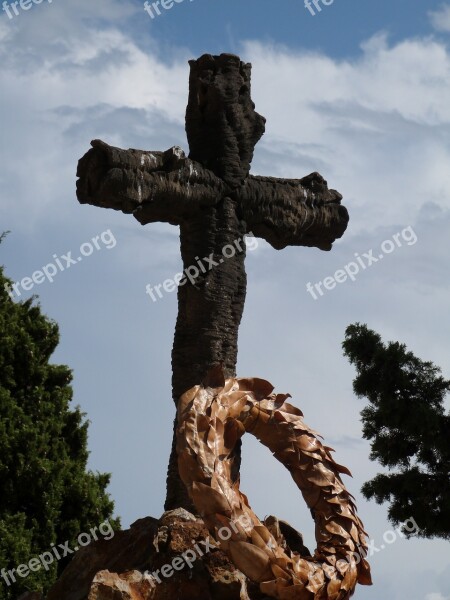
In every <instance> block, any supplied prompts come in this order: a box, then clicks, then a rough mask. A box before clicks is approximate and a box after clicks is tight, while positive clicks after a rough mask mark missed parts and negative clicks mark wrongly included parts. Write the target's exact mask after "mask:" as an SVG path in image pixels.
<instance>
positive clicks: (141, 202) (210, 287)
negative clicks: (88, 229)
mask: <svg viewBox="0 0 450 600" xmlns="http://www.w3.org/2000/svg"><path fill="white" fill-rule="evenodd" d="M189 64H190V68H191V70H190V79H189V100H188V105H187V110H186V134H187V138H188V142H189V150H190V152H189V156H188V157H186V156H185V154H184V152H183V151H182V150H181V149H180V148H179V147H173V148H170V149H169V150H167V151H165V152H158V151H153V152H150V151H143V150H134V149H130V150H121V149H119V148H114V147H112V146H109V145H108V144H105V143H104V142H102V141H100V140H94V141H93V142H92V148H91V149H90V150H89V151H88V152H87V154H85V156H84V157H83V158H81V159H80V161H79V165H78V171H77V175H78V177H79V180H78V181H77V197H78V200H79V201H80V202H81V203H82V204H92V205H95V206H99V207H103V208H112V209H114V210H121V211H122V212H124V213H127V214H132V215H133V216H134V217H135V218H136V219H137V220H138V221H139V223H141V224H142V225H146V224H148V223H154V222H157V221H162V222H165V223H171V224H172V225H177V226H179V228H180V241H181V256H182V260H183V268H184V269H185V270H186V269H189V267H192V266H195V265H198V264H199V263H198V261H199V259H200V260H203V259H207V261H208V262H207V263H204V264H205V265H206V264H207V265H208V268H204V269H202V271H201V273H200V275H199V276H198V277H197V278H195V280H193V279H192V278H191V280H188V279H186V278H184V279H183V280H181V281H180V282H179V286H178V319H177V324H176V329H175V339H174V345H173V351H172V367H173V378H172V388H173V398H174V400H175V402H177V400H178V398H179V397H180V395H181V394H182V393H183V392H184V391H186V390H188V389H190V388H191V387H192V386H194V385H196V384H198V383H201V382H202V381H203V379H204V377H205V376H206V374H207V373H208V372H209V370H210V369H211V368H212V367H214V366H217V365H219V364H221V365H222V366H223V369H224V372H225V375H226V376H227V377H232V376H234V375H235V374H236V373H235V370H236V360H237V339H238V328H239V324H240V321H241V317H242V312H243V308H244V301H245V294H246V274H245V267H244V259H245V243H244V236H245V235H246V234H249V233H251V234H252V235H254V236H257V237H260V238H263V239H265V240H266V241H267V242H268V243H269V244H270V245H271V246H273V248H275V249H277V250H280V249H282V248H285V247H286V246H312V247H316V248H320V249H321V250H330V249H331V247H332V244H333V242H334V241H335V239H336V238H339V237H341V236H342V235H343V233H344V231H345V229H346V227H347V223H348V213H347V210H346V209H345V208H344V207H343V206H342V205H341V199H342V196H341V195H340V194H339V193H338V192H336V191H335V190H330V189H328V186H327V182H326V181H325V180H324V179H323V178H322V177H321V175H319V174H318V173H312V174H310V175H307V176H306V177H303V178H302V179H278V178H275V177H261V176H253V175H249V171H250V163H251V161H252V158H253V151H254V147H255V145H256V143H257V142H258V140H259V139H260V138H261V136H262V135H263V133H264V129H265V119H264V117H262V116H261V115H259V114H258V113H257V112H255V105H254V103H253V102H252V99H251V94H250V74H251V65H250V64H246V63H243V62H241V60H240V59H239V57H238V56H234V55H232V54H221V55H220V56H212V55H210V54H205V55H203V56H202V57H200V58H199V59H198V60H192V61H190V63H189ZM279 109H280V110H283V107H282V106H280V107H279ZM228 246H232V247H233V248H236V252H235V253H234V255H233V256H230V257H229V258H226V259H224V248H226V247H228ZM229 254H231V253H229ZM203 271H204V272H203ZM239 463H240V453H239V451H237V452H236V457H235V464H234V473H233V476H234V478H237V477H238V475H239ZM167 486H168V490H167V499H166V505H165V508H166V510H169V509H173V508H176V507H179V506H183V507H184V508H191V504H190V501H189V500H188V498H187V494H186V490H185V488H184V486H183V484H182V483H181V480H180V479H179V476H178V469H177V457H176V450H175V446H173V448H172V456H171V460H170V465H169V473H168V480H167Z"/></svg>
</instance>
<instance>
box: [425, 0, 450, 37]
mask: <svg viewBox="0 0 450 600" xmlns="http://www.w3.org/2000/svg"><path fill="white" fill-rule="evenodd" d="M428 17H429V19H430V22H431V25H432V26H433V27H434V28H435V29H436V31H448V32H450V4H443V5H442V6H441V7H440V8H438V10H430V11H429V12H428Z"/></svg>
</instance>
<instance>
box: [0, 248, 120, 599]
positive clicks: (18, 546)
mask: <svg viewBox="0 0 450 600" xmlns="http://www.w3.org/2000/svg"><path fill="white" fill-rule="evenodd" d="M0 241H1V238H0ZM10 284H11V281H9V280H8V279H7V278H6V277H5V276H4V272H3V268H2V267H0V569H6V571H8V570H10V569H15V568H16V567H17V566H18V565H21V564H26V563H28V562H29V561H30V559H31V558H33V557H36V556H38V555H40V554H42V553H43V552H48V551H49V550H51V549H52V547H51V545H52V544H55V545H56V547H58V545H59V544H64V543H65V542H66V541H69V542H70V547H71V548H74V547H75V546H76V539H77V537H78V535H79V534H80V533H89V531H90V529H91V528H93V527H95V526H97V527H98V526H99V525H100V524H101V523H103V522H104V521H106V520H108V519H109V522H110V523H111V525H112V526H113V527H114V528H117V527H118V526H119V521H118V520H114V519H111V516H112V513H113V502H112V501H111V500H110V498H109V496H108V494H107V493H106V491H105V490H106V487H107V486H108V484H109V479H110V477H109V475H108V474H98V473H97V474H94V473H92V472H90V471H87V470H86V464H87V459H88V451H87V434H88V422H87V421H86V420H85V418H84V414H83V413H81V412H80V410H79V408H74V409H72V408H70V402H71V399H72V388H71V386H70V382H71V380H72V374H71V371H70V370H69V369H68V367H66V366H63V365H53V364H50V363H49V360H50V357H51V355H52V353H53V352H54V350H55V349H56V347H57V345H58V341H59V333H58V326H57V325H56V323H54V322H52V321H50V320H49V319H48V318H47V317H45V316H44V315H43V314H42V313H41V309H40V307H39V306H38V305H37V304H36V303H35V301H34V300H33V299H30V300H27V301H25V302H18V303H16V302H13V300H12V299H11V298H10V296H9V295H8V288H9V285H10ZM97 535H98V537H99V538H100V537H101V534H97ZM61 554H63V552H62V551H61ZM68 560H69V559H68V558H66V559H65V560H61V561H57V560H55V561H54V562H53V564H52V565H50V566H49V569H48V571H47V570H45V569H44V568H40V569H39V570H38V571H35V572H31V573H30V575H29V576H28V577H26V578H21V577H20V576H18V575H17V574H16V575H15V578H16V580H17V583H15V584H14V583H12V581H11V579H10V577H8V580H9V583H11V584H12V585H7V583H6V580H5V578H4V577H2V578H0V600H13V599H14V600H15V599H16V598H18V596H20V594H21V593H22V592H24V591H26V590H33V591H41V590H46V589H47V588H48V587H49V586H50V584H51V583H53V581H54V580H55V579H56V577H57V575H58V574H59V573H60V572H61V571H62V569H63V568H64V566H65V565H66V564H67V562H68ZM3 572H4V571H3Z"/></svg>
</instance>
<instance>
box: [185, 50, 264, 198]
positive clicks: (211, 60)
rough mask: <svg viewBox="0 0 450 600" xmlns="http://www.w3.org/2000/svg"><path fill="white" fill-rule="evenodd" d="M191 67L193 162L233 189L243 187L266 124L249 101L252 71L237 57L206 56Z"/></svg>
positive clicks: (188, 131)
mask: <svg viewBox="0 0 450 600" xmlns="http://www.w3.org/2000/svg"><path fill="white" fill-rule="evenodd" d="M189 64H190V67H191V72H190V78H189V100H188V105H187V109H186V134H187V138H188V142H189V149H190V154H189V158H192V159H193V160H196V161H198V162H200V163H201V164H202V165H203V166H204V167H206V168H207V169H210V170H211V171H213V172H214V173H215V174H216V175H217V176H218V177H220V178H221V179H223V180H224V181H225V182H226V183H227V184H228V185H229V186H231V187H232V188H236V187H239V186H240V185H242V183H243V182H244V180H245V178H246V177H247V176H248V174H249V171H250V163H251V161H252V158H253V151H254V148H255V145H256V143H257V142H258V140H259V139H260V138H261V136H262V135H263V133H264V130H265V122H266V119H265V118H264V117H263V116H261V115H260V114H258V113H257V112H256V111H255V104H254V103H253V102H252V99H251V95H250V94H251V88H250V78H251V68H252V66H251V64H250V63H244V62H242V61H241V60H240V58H239V57H238V56H235V55H234V54H220V55H219V56H213V55H211V54H204V55H203V56H201V57H200V58H199V59H197V60H191V61H189Z"/></svg>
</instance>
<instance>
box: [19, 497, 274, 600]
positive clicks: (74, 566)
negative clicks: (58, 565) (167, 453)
mask: <svg viewBox="0 0 450 600" xmlns="http://www.w3.org/2000/svg"><path fill="white" fill-rule="evenodd" d="M207 539H209V533H208V530H207V529H206V528H205V525H204V523H203V521H202V520H201V519H199V518H197V517H195V516H194V515H192V514H190V513H188V512H187V511H185V510H183V509H178V510H174V511H170V512H166V513H164V515H163V516H162V517H161V519H160V520H159V521H156V519H152V518H150V517H149V518H147V519H141V520H139V521H137V522H136V523H134V524H133V525H132V526H131V528H130V529H129V530H127V531H123V532H117V533H116V535H115V536H114V538H112V539H111V540H99V541H98V542H94V543H92V544H91V545H90V546H88V547H86V548H83V549H82V550H80V551H79V552H78V553H77V554H76V555H75V557H74V558H73V560H72V561H71V563H70V564H69V565H68V567H67V568H66V569H65V571H64V572H63V574H62V576H61V577H60V579H59V581H58V582H57V583H56V584H55V585H54V586H53V588H52V589H51V590H50V592H49V594H48V595H47V598H46V600H197V599H201V600H261V599H262V598H263V596H262V595H261V593H260V592H259V591H258V588H257V586H256V585H254V584H252V583H251V582H249V581H248V580H247V579H246V577H245V576H244V575H243V574H242V573H241V572H240V571H238V570H237V569H236V568H235V567H234V565H233V564H232V563H231V562H230V561H229V559H228V558H227V557H226V555H225V554H224V553H223V552H221V551H220V550H219V549H218V548H211V549H210V551H209V552H203V556H202V557H200V555H198V559H196V560H195V561H194V560H193V561H192V563H193V566H192V568H188V566H187V565H186V564H184V568H183V569H181V570H178V571H174V572H173V574H172V575H171V576H170V577H167V578H165V577H163V576H162V575H161V568H162V567H163V566H164V565H169V564H171V563H172V561H173V560H174V558H177V557H180V556H182V554H183V552H186V551H188V550H194V551H195V545H196V544H197V546H198V548H200V550H202V549H203V550H205V548H206V546H205V544H204V543H203V544H202V542H204V541H205V540H207ZM158 569H159V572H157V570H158ZM152 573H156V576H155V575H152ZM158 578H159V580H160V581H159V582H158ZM20 600H41V597H40V596H39V595H29V596H25V597H23V598H21V599H20Z"/></svg>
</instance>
